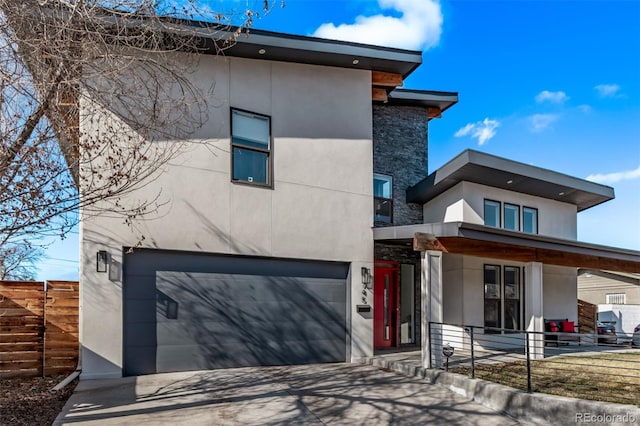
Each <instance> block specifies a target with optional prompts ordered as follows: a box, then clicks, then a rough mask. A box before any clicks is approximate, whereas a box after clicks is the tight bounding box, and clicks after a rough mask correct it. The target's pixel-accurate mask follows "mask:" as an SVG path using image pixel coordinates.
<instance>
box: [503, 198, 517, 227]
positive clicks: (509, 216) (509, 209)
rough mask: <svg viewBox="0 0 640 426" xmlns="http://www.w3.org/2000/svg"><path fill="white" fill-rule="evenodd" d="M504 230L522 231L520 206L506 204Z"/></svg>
mask: <svg viewBox="0 0 640 426" xmlns="http://www.w3.org/2000/svg"><path fill="white" fill-rule="evenodd" d="M503 217H504V229H509V230H511V231H519V230H520V206H518V205H515V204H509V203H504V216H503Z"/></svg>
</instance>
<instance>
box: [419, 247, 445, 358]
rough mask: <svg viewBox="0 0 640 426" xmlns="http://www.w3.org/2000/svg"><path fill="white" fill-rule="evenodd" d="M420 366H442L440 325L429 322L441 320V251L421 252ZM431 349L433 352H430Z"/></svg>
mask: <svg viewBox="0 0 640 426" xmlns="http://www.w3.org/2000/svg"><path fill="white" fill-rule="evenodd" d="M421 254H422V321H421V331H422V367H424V368H438V367H442V327H438V326H433V327H431V332H429V322H430V321H432V322H439V323H441V322H442V320H443V312H442V252H440V251H426V252H422V253H421ZM432 349H433V354H432Z"/></svg>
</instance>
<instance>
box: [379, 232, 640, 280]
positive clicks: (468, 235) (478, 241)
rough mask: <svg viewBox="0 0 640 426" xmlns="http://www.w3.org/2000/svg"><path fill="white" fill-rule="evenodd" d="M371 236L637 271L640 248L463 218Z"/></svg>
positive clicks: (425, 247) (477, 252) (493, 254)
mask: <svg viewBox="0 0 640 426" xmlns="http://www.w3.org/2000/svg"><path fill="white" fill-rule="evenodd" d="M373 237H374V241H379V242H390V243H400V244H412V245H413V248H414V250H417V251H425V250H439V251H442V252H445V253H450V254H461V255H466V256H476V257H487V258H491V259H500V260H509V261H515V262H541V263H544V264H548V265H557V266H568V267H574V268H592V269H604V270H610V271H618V272H629V273H640V251H635V250H628V249H622V248H617V247H608V246H602V245H597V244H589V243H583V242H580V241H573V240H565V239H560V238H553V237H548V236H542V235H533V234H523V233H521V232H514V231H506V230H504V229H498V228H491V227H487V226H483V225H477V224H472V223H465V222H450V223H435V224H424V225H409V226H397V227H388V228H374V230H373Z"/></svg>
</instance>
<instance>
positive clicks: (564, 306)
mask: <svg viewBox="0 0 640 426" xmlns="http://www.w3.org/2000/svg"><path fill="white" fill-rule="evenodd" d="M486 264H489V265H500V266H501V267H503V268H504V266H517V267H519V268H521V270H520V271H521V274H522V272H523V271H524V267H525V264H524V263H520V262H504V261H501V260H498V259H490V258H483V257H474V256H461V255H451V254H445V255H444V258H443V293H444V297H443V307H444V308H443V315H444V318H445V321H444V322H447V323H454V324H464V325H474V326H478V327H483V326H484V284H483V281H484V265H486ZM576 274H577V273H576V269H575V268H566V267H560V266H551V265H544V266H543V277H542V278H543V292H544V297H543V312H544V317H545V318H558V319H560V318H568V319H569V320H573V321H575V320H577V285H576ZM523 279H524V278H523V276H522V275H521V280H523ZM523 282H524V286H526V285H527V283H526V282H525V281H523ZM523 295H524V291H523V292H522V294H521V295H520V297H521V298H522V297H523ZM522 309H524V304H523V306H522ZM525 314H526V312H525ZM522 327H523V328H525V327H526V324H524V323H523V324H522Z"/></svg>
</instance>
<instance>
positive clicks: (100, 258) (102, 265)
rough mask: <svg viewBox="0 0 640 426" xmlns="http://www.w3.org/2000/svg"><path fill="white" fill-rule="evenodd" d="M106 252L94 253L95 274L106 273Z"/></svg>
mask: <svg viewBox="0 0 640 426" xmlns="http://www.w3.org/2000/svg"><path fill="white" fill-rule="evenodd" d="M107 257H108V256H107V252H106V251H105V250H100V251H98V252H97V253H96V272H107V265H108V259H107Z"/></svg>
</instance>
